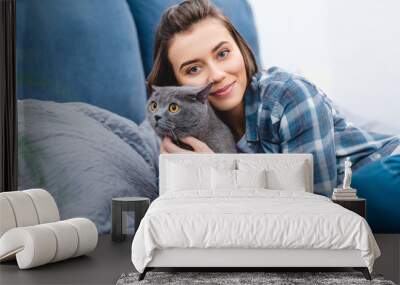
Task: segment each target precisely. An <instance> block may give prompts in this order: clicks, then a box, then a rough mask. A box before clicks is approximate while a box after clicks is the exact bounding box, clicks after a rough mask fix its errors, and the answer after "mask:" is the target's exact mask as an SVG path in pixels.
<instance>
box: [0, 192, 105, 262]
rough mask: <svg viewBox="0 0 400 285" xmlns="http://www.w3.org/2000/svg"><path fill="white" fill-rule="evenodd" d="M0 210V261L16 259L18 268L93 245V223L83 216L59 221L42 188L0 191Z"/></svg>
mask: <svg viewBox="0 0 400 285" xmlns="http://www.w3.org/2000/svg"><path fill="white" fill-rule="evenodd" d="M0 209H1V224H0V261H8V260H12V259H16V260H17V262H18V266H19V268H20V269H28V268H33V267H36V266H40V265H43V264H46V263H52V262H57V261H61V260H64V259H67V258H71V257H76V256H80V255H83V254H86V253H88V252H90V251H92V250H94V249H95V248H96V245H97V240H98V233H97V228H96V226H95V224H94V223H93V222H92V221H90V220H89V219H86V218H74V219H68V220H64V221H60V215H59V212H58V208H57V205H56V203H55V201H54V199H53V197H52V196H51V195H50V194H49V192H47V191H46V190H43V189H30V190H25V191H12V192H3V193H0Z"/></svg>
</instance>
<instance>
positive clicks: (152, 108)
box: [149, 101, 157, 112]
mask: <svg viewBox="0 0 400 285" xmlns="http://www.w3.org/2000/svg"><path fill="white" fill-rule="evenodd" d="M149 110H150V111H151V112H154V111H155V110H157V103H156V102H155V101H151V102H150V104H149Z"/></svg>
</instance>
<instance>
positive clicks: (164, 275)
mask: <svg viewBox="0 0 400 285" xmlns="http://www.w3.org/2000/svg"><path fill="white" fill-rule="evenodd" d="M138 276H139V273H124V274H122V275H121V277H120V278H119V279H118V281H117V285H133V284H157V285H163V284H172V285H176V284H179V285H184V284H213V285H217V284H223V285H233V284H238V285H239V284H240V285H244V284H267V285H277V284H279V285H281V284H284V285H292V284H296V285H297V284H321V285H322V284H328V285H333V284H335V285H336V284H337V285H347V284H379V285H381V284H382V285H383V284H384V285H395V283H394V282H392V281H388V280H384V279H383V277H382V276H381V275H374V274H372V275H371V277H372V281H368V280H366V279H365V278H364V276H363V275H362V273H361V272H154V271H150V272H148V273H147V274H146V277H145V279H143V280H142V281H138Z"/></svg>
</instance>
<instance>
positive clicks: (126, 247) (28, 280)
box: [0, 235, 135, 285]
mask: <svg viewBox="0 0 400 285" xmlns="http://www.w3.org/2000/svg"><path fill="white" fill-rule="evenodd" d="M131 243H132V238H129V239H127V240H126V241H124V242H121V243H115V242H112V241H111V238H110V236H108V235H106V236H99V242H98V244H97V247H96V249H95V250H94V251H93V252H91V253H90V254H88V255H87V256H80V257H76V258H72V259H68V260H64V261H60V262H57V263H51V264H47V265H43V266H40V267H36V268H33V269H27V270H19V269H18V265H17V263H16V262H15V261H14V262H7V263H1V264H0V284H1V285H6V284H7V285H8V284H13V285H14V284H115V283H116V282H117V280H118V278H119V277H120V276H121V274H122V273H124V272H132V271H134V270H135V269H134V267H133V264H132V261H131V257H130V255H131Z"/></svg>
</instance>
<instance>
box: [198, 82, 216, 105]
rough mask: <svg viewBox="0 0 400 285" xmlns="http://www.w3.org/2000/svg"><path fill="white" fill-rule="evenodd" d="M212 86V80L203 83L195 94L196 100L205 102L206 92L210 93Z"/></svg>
mask: <svg viewBox="0 0 400 285" xmlns="http://www.w3.org/2000/svg"><path fill="white" fill-rule="evenodd" d="M212 86H213V82H209V83H208V84H207V85H205V86H204V87H203V88H202V89H201V90H200V91H199V92H198V93H197V94H196V97H197V100H199V101H200V102H201V103H205V102H206V101H207V97H208V94H210V91H211V88H212Z"/></svg>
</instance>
